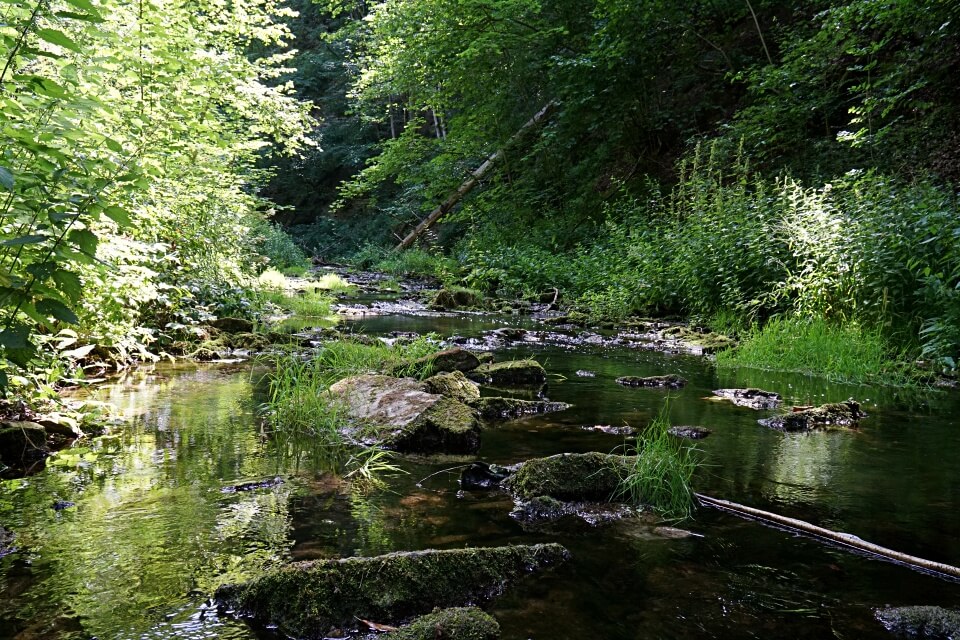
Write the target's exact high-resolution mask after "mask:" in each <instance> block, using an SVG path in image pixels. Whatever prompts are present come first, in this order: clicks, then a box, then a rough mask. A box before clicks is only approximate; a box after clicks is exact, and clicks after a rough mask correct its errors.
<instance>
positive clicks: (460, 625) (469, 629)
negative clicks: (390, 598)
mask: <svg viewBox="0 0 960 640" xmlns="http://www.w3.org/2000/svg"><path fill="white" fill-rule="evenodd" d="M387 637H388V638H389V639H390V640H496V639H497V638H499V637H500V625H499V624H497V621H496V620H494V619H493V616H491V615H490V614H489V613H485V612H484V611H483V610H481V609H479V608H477V607H454V608H451V609H438V610H436V611H434V612H433V613H428V614H427V615H425V616H421V617H419V618H417V619H416V620H414V621H412V622H411V623H409V624H405V625H403V626H402V627H400V628H399V629H397V630H396V631H394V632H392V633H390V635H388V636H387Z"/></svg>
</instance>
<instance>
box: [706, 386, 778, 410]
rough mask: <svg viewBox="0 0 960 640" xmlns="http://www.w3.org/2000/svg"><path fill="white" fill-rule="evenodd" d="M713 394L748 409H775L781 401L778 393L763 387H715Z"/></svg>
mask: <svg viewBox="0 0 960 640" xmlns="http://www.w3.org/2000/svg"><path fill="white" fill-rule="evenodd" d="M713 395H715V396H717V397H718V398H722V399H724V400H729V401H730V402H732V403H733V404H735V405H737V406H739V407H749V408H750V409H776V408H777V407H779V406H780V401H781V398H780V394H779V393H774V392H773V391H764V390H763V389H717V390H716V391H714V392H713Z"/></svg>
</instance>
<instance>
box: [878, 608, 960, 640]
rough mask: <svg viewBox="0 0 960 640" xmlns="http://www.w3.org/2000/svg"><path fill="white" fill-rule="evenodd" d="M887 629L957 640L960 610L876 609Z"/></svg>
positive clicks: (901, 632)
mask: <svg viewBox="0 0 960 640" xmlns="http://www.w3.org/2000/svg"><path fill="white" fill-rule="evenodd" d="M876 616H877V620H879V621H880V623H881V624H882V625H883V626H884V627H886V629H887V631H890V632H891V633H894V634H896V635H899V636H917V637H920V638H937V639H940V640H956V639H957V638H960V612H958V611H953V610H951V609H944V608H942V607H931V606H919V607H887V608H886V609H878V610H877V611H876Z"/></svg>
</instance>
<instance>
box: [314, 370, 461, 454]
mask: <svg viewBox="0 0 960 640" xmlns="http://www.w3.org/2000/svg"><path fill="white" fill-rule="evenodd" d="M330 393H331V395H333V396H334V397H335V398H339V399H340V400H341V401H342V402H343V403H344V406H345V408H346V412H347V416H348V417H349V418H350V422H349V424H347V425H346V426H344V427H343V428H342V429H341V432H342V433H343V435H344V436H345V437H347V438H348V439H350V440H353V441H356V442H359V443H361V444H365V445H379V446H382V447H385V448H388V449H393V450H396V451H401V452H404V453H474V452H476V451H477V449H478V448H479V447H480V424H479V422H477V416H476V412H475V411H474V410H473V409H472V408H470V407H468V406H467V405H465V404H463V403H462V402H460V401H459V400H456V399H454V398H447V397H444V396H441V395H437V394H434V393H428V392H427V391H426V386H425V385H424V384H423V383H422V382H418V381H416V380H413V379H411V378H394V377H391V376H382V375H362V376H353V377H350V378H344V379H343V380H340V381H339V382H337V383H336V384H334V385H332V386H331V387H330Z"/></svg>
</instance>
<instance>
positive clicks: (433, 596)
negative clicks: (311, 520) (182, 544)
mask: <svg viewBox="0 0 960 640" xmlns="http://www.w3.org/2000/svg"><path fill="white" fill-rule="evenodd" d="M568 557H569V552H568V551H567V550H566V549H565V548H563V547H562V546H560V545H558V544H537V545H530V546H528V545H518V546H510V547H493V548H475V549H450V550H445V551H436V550H426V551H413V552H403V553H390V554H387V555H383V556H376V557H372V558H344V559H341V560H319V561H314V562H297V563H293V564H290V565H287V566H285V567H281V568H278V569H274V570H272V571H269V572H267V573H266V574H264V575H263V576H261V577H259V578H255V579H254V580H251V581H250V582H247V583H245V584H237V585H225V586H223V587H221V588H220V589H218V590H217V593H216V596H215V598H216V600H217V603H218V604H219V606H221V607H223V608H226V609H229V610H232V611H233V612H235V613H237V614H239V615H243V616H249V617H252V618H254V619H256V620H257V621H259V622H260V623H262V624H268V625H276V626H277V627H278V629H279V631H280V632H281V633H283V634H286V635H289V636H294V637H298V638H307V639H313V638H323V637H325V636H327V635H329V634H331V633H332V632H333V631H335V630H342V629H351V628H354V627H356V626H357V622H358V620H360V619H362V620H372V621H376V622H377V623H381V624H396V623H398V622H400V621H402V620H405V619H408V618H410V617H411V616H420V615H425V614H428V613H430V612H431V611H432V610H433V609H434V608H435V607H441V608H446V607H460V606H464V605H466V604H471V603H476V602H479V601H483V600H486V599H489V598H491V597H494V596H496V595H498V594H500V593H501V592H502V591H503V590H504V589H505V588H506V587H507V586H508V585H509V584H511V583H512V582H514V581H516V580H518V579H520V578H522V577H523V576H525V575H527V574H529V573H531V572H533V571H536V570H540V569H544V568H547V567H550V566H553V565H556V564H559V563H561V562H563V561H565V560H566V559H567V558H568ZM401 637H402V636H401ZM410 637H420V636H410ZM440 637H444V636H440ZM451 637H453V636H451ZM457 637H461V636H457ZM467 637H469V636H467ZM481 637H483V636H481Z"/></svg>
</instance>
